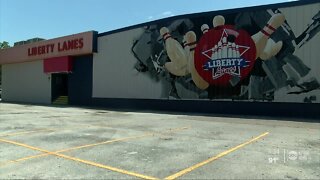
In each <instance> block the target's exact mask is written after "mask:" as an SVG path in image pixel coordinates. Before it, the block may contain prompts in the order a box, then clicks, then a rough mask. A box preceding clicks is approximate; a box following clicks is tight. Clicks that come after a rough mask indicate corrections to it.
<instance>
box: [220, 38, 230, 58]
mask: <svg viewBox="0 0 320 180" xmlns="http://www.w3.org/2000/svg"><path fill="white" fill-rule="evenodd" d="M221 56H222V58H227V57H228V42H227V38H226V37H223V38H222V50H221Z"/></svg>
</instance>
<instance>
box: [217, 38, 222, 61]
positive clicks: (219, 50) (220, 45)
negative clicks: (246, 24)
mask: <svg viewBox="0 0 320 180" xmlns="http://www.w3.org/2000/svg"><path fill="white" fill-rule="evenodd" d="M221 51H222V43H221V41H219V42H218V50H217V59H221V58H222V52H221Z"/></svg>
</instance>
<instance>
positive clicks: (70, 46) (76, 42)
mask: <svg viewBox="0 0 320 180" xmlns="http://www.w3.org/2000/svg"><path fill="white" fill-rule="evenodd" d="M83 46H84V43H83V38H77V39H72V40H66V41H63V42H57V43H55V44H46V45H41V46H36V47H31V48H28V56H37V55H42V54H49V53H54V52H62V51H71V50H76V49H82V48H83Z"/></svg>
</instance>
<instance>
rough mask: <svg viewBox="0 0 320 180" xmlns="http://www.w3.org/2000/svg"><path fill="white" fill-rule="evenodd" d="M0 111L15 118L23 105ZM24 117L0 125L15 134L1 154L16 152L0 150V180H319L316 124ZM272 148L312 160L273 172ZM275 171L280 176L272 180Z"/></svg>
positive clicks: (93, 114)
mask: <svg viewBox="0 0 320 180" xmlns="http://www.w3.org/2000/svg"><path fill="white" fill-rule="evenodd" d="M0 106H1V108H0V111H2V110H6V109H11V111H12V108H14V109H19V108H17V107H19V106H21V105H13V104H4V103H2V104H0ZM24 111H25V112H24V113H26V114H28V115H24V116H23V114H15V116H16V117H15V120H13V119H11V118H10V120H7V119H5V118H2V119H4V122H5V124H2V125H1V126H0V130H1V129H8V128H11V129H14V127H19V129H17V130H16V131H15V132H14V131H10V132H8V133H7V132H5V133H2V135H3V136H2V137H0V146H1V147H9V146H11V147H14V148H15V149H11V150H6V148H1V151H3V152H6V154H7V155H6V158H3V156H1V158H0V164H1V163H2V165H0V172H1V173H0V178H3V179H8V178H9V179H10V178H35V177H36V178H76V179H78V178H89V179H97V178H103V179H106V178H114V179H120V178H142V179H165V178H166V179H176V178H177V179H185V178H187V179H189V178H191V179H203V178H205V179H208V178H223V177H227V178H232V177H233V178H237V177H242V178H244V177H246V175H247V173H248V172H251V170H252V169H255V171H254V172H255V173H252V172H251V174H254V175H251V176H250V178H268V177H272V178H283V177H294V178H300V177H308V178H315V177H318V176H319V174H318V173H317V172H319V171H317V170H318V169H317V166H315V165H316V164H317V163H319V162H320V160H319V159H317V157H319V156H318V155H319V154H318V153H317V151H316V148H318V144H317V143H316V142H317V140H319V139H317V138H318V137H320V136H319V135H320V134H319V131H318V130H317V128H318V127H319V124H318V123H311V124H310V123H301V122H296V123H295V122H289V121H288V122H283V121H279V122H278V121H274V120H265V119H243V118H221V117H205V116H193V115H167V114H158V113H135V112H116V111H107V110H93V109H83V108H63V109H61V108H59V107H42V106H30V107H25V108H24ZM28 111H30V112H32V111H36V113H28ZM2 112H3V111H2ZM2 112H1V113H2ZM102 112H103V113H102ZM44 113H46V116H43V114H44ZM53 114H54V115H53ZM60 114H61V118H59V115H60ZM68 114H69V115H68ZM41 115H42V116H41ZM22 116H23V117H24V118H21V117H22ZM50 116H51V118H48V117H50ZM2 117H4V116H2ZM10 117H11V116H10ZM24 126H26V127H27V129H23V127H24ZM30 127H33V128H34V130H32V129H30ZM45 129H46V130H47V129H50V131H45ZM41 130H43V131H41ZM28 132H29V133H28ZM279 135H282V136H279ZM307 145H309V146H307ZM304 146H307V147H308V148H309V147H310V148H309V149H303V147H304ZM276 147H277V148H282V149H283V148H287V149H288V150H290V149H291V150H293V149H296V150H297V151H298V150H299V152H300V151H301V152H302V151H303V150H304V151H307V150H308V152H309V156H310V157H312V158H313V159H311V160H309V161H304V162H301V163H299V162H298V161H296V162H295V164H292V162H291V164H277V165H275V164H271V163H269V160H270V158H272V157H271V156H270V152H272V151H273V149H275V148H276ZM7 151H10V153H8V152H7ZM24 151H28V152H31V153H24ZM48 162H51V163H48ZM46 166H48V167H47V169H50V171H53V172H46V168H45V167H46ZM49 166H50V167H49ZM31 167H34V168H35V169H37V170H36V171H31V169H32V168H31ZM54 167H55V168H54ZM273 167H277V168H278V169H284V170H283V171H278V173H276V175H274V174H272V173H271V171H273V170H274V168H273ZM18 169H19V170H18ZM77 169H82V171H84V172H90V173H92V174H90V175H87V174H85V173H84V172H81V173H79V174H76V170H77ZM299 170H300V171H301V172H302V174H301V175H299V174H298V175H297V174H296V173H295V171H297V172H300V171H299ZM66 171H68V172H69V173H67V174H66ZM291 171H292V172H291ZM304 172H305V173H304ZM262 174H263V175H262Z"/></svg>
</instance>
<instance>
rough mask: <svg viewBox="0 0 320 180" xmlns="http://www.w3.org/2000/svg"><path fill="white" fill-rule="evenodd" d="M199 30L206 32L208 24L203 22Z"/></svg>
mask: <svg viewBox="0 0 320 180" xmlns="http://www.w3.org/2000/svg"><path fill="white" fill-rule="evenodd" d="M201 31H202V33H203V34H205V33H207V32H208V31H209V26H208V24H203V25H202V26H201Z"/></svg>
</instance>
